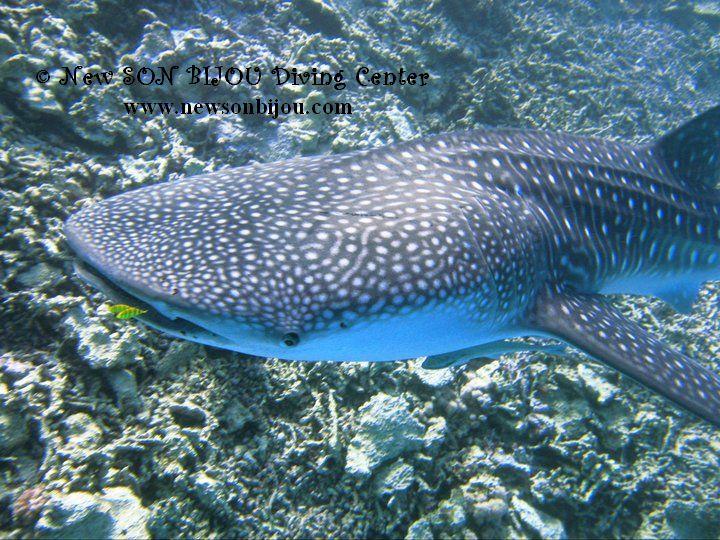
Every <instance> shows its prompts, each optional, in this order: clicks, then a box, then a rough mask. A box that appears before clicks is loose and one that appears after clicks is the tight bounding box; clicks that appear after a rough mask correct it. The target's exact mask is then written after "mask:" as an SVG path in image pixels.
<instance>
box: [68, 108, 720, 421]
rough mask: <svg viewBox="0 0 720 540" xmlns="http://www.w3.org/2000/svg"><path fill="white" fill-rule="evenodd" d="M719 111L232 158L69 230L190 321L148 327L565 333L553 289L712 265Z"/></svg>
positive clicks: (327, 339) (92, 210)
mask: <svg viewBox="0 0 720 540" xmlns="http://www.w3.org/2000/svg"><path fill="white" fill-rule="evenodd" d="M718 111H719V109H717V108H716V109H712V110H711V111H708V112H706V113H705V114H704V115H702V116H700V117H699V118H698V119H695V120H692V121H691V122H690V123H689V124H688V125H687V126H685V127H682V128H680V129H679V130H677V131H676V132H673V133H671V134H669V135H667V136H666V137H664V138H663V139H661V140H660V141H659V143H658V144H656V145H649V146H644V147H635V146H630V145H626V144H622V143H618V142H612V141H606V140H601V139H593V138H585V137H576V136H572V135H567V134H550V133H544V132H537V131H525V130H512V129H482V130H476V131H469V132H459V133H450V134H444V135H439V136H434V137H430V138H427V139H424V140H419V141H410V142H405V143H401V144H396V145H392V146H388V147H384V148H379V149H373V150H363V151H360V152H353V153H348V154H343V155H336V156H320V157H304V158H296V159H291V160H287V161H282V162H277V163H270V164H259V165H252V166H248V167H243V168H240V169H227V170H223V171H219V172H215V173H208V174H203V175H199V176H194V177H190V178H185V179H181V180H178V181H176V182H172V183H165V184H158V185H154V186H150V187H146V188H142V189H139V190H136V191H133V192H129V193H125V194H122V195H118V196H116V197H113V198H111V199H108V200H105V201H102V202H100V203H98V204H96V205H94V206H91V207H89V208H86V209H84V210H82V211H80V212H78V213H76V214H75V215H73V216H72V217H71V218H70V219H69V220H68V222H67V224H66V233H67V238H68V241H69V243H70V245H71V247H72V248H73V249H74V250H75V252H76V253H77V254H78V256H79V257H80V259H81V260H82V261H84V263H85V264H86V265H88V267H90V268H92V269H93V272H94V273H95V275H96V276H102V277H103V278H104V279H105V280H107V281H108V283H109V284H112V287H114V288H120V289H122V290H123V291H125V292H126V293H128V294H131V295H133V296H135V297H136V298H138V300H139V301H141V302H143V305H144V306H145V305H148V306H150V307H152V308H153V309H154V310H155V313H154V314H153V321H152V322H153V326H155V327H161V328H162V325H159V324H158V323H159V321H162V319H163V318H165V319H166V320H177V319H182V320H184V321H187V323H188V324H189V325H191V326H192V327H193V332H192V336H187V335H185V334H178V332H177V331H175V330H176V329H177V328H186V327H187V325H186V324H185V323H183V324H182V325H177V324H176V325H167V327H166V328H162V329H163V330H165V331H167V332H168V333H170V334H172V335H180V337H186V338H189V339H194V340H196V341H201V342H203V343H209V344H213V345H217V346H220V347H224V348H231V349H234V350H239V351H242V352H246V353H250V354H256V355H259V356H276V357H280V358H286V359H290V360H327V361H344V360H370V361H383V360H394V359H402V358H409V357H415V356H432V355H438V354H443V353H448V352H451V351H455V350H460V349H466V348H469V347H473V346H477V345H478V344H480V343H486V342H491V341H499V340H503V339H506V338H509V337H515V336H518V335H523V334H525V333H533V332H534V331H535V330H541V331H546V332H547V333H551V334H553V335H558V337H560V338H563V336H562V335H560V334H559V333H558V332H554V331H551V330H548V329H546V328H544V327H542V325H540V324H539V322H538V321H540V320H543V319H542V318H541V317H539V316H534V318H533V317H531V315H532V314H536V315H537V314H538V313H540V312H539V311H538V299H539V298H545V296H544V295H545V294H546V293H545V291H546V290H547V288H548V286H552V287H553V288H555V289H559V290H561V291H576V292H577V293H578V294H590V293H598V292H630V293H642V294H655V295H658V296H661V297H668V298H669V297H670V296H672V295H673V294H674V293H675V292H676V289H677V287H676V284H677V283H684V284H686V285H687V287H689V288H690V289H692V288H696V287H697V285H698V284H699V283H700V282H702V281H704V280H707V279H710V278H714V277H717V269H718V257H719V255H720V218H719V211H720V198H719V197H718V194H717V192H716V191H715V189H714V186H712V185H710V184H711V183H712V182H704V181H701V180H703V179H704V180H707V178H706V176H707V173H708V171H713V174H715V171H716V170H717V167H716V166H715V165H716V163H715V161H716V159H717V155H718V151H719V150H720V136H718V131H717V129H718V128H717V126H718V125H720V121H719V117H720V112H718ZM689 132H692V133H689ZM687 141H691V143H692V144H687ZM686 171H687V172H688V174H685V172H686ZM712 178H716V176H713V177H712ZM678 280H680V281H678ZM109 288H111V287H109ZM555 289H553V290H555ZM564 294H566V293H564ZM598 309H600V307H598ZM603 309H604V308H603ZM592 330H593V329H592V328H591V327H588V328H586V329H585V331H586V332H587V333H591V332H592ZM563 339H567V340H568V341H571V342H572V343H574V344H575V345H576V346H578V347H580V348H584V349H585V350H588V349H589V347H588V348H585V347H583V342H582V340H581V339H579V338H577V336H575V337H573V339H572V340H571V339H570V338H563ZM228 343H230V344H228ZM616 345H617V347H620V345H621V343H617V344H616ZM588 352H590V353H591V354H593V353H592V351H590V350H588ZM610 356H612V355H610ZM612 358H615V357H612ZM612 358H611V359H610V360H608V359H607V358H605V357H603V358H601V359H603V360H606V361H610V363H613V362H614V365H617V364H618V362H617V361H615V360H612ZM618 367H619V366H618ZM621 369H622V368H621ZM678 369H679V368H678ZM625 371H627V372H629V370H625ZM644 382H646V384H649V386H651V387H654V388H656V389H658V390H659V391H662V389H661V388H659V387H658V386H662V385H663V384H665V383H662V384H655V385H653V384H650V383H648V382H647V381H644ZM713 391H714V390H713ZM666 395H667V393H666ZM697 395H699V394H697ZM670 397H673V396H670ZM673 399H675V400H676V401H678V400H677V399H676V398H675V397H673ZM706 416H707V415H706Z"/></svg>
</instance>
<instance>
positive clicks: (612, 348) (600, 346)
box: [529, 290, 720, 426]
mask: <svg viewBox="0 0 720 540" xmlns="http://www.w3.org/2000/svg"><path fill="white" fill-rule="evenodd" d="M529 322H530V324H531V326H532V327H534V328H535V329H537V330H540V331H544V332H547V333H548V334H551V335H553V336H556V337H558V338H560V339H562V340H563V341H566V342H567V343H569V344H571V345H574V346H575V347H577V348H578V349H580V350H582V351H584V352H586V353H587V354H589V355H591V356H593V357H595V358H597V359H598V360H601V361H603V362H605V363H606V364H608V365H610V366H612V367H614V368H615V369H618V370H619V371H621V372H623V373H625V374H627V375H630V376H631V377H633V378H634V379H635V380H637V381H638V382H640V383H642V384H644V385H645V386H647V387H648V388H651V389H652V390H655V391H656V392H658V393H660V394H662V395H663V396H665V397H667V398H668V399H671V400H672V401H674V402H675V403H677V404H679V405H682V406H683V407H685V408H686V409H688V410H689V411H691V412H693V413H695V414H696V415H698V416H700V417H701V418H704V419H705V420H707V421H709V422H711V423H713V424H715V425H717V426H720V377H718V375H716V374H715V373H713V372H712V371H710V370H708V369H706V368H705V367H703V366H701V365H700V364H699V363H698V362H696V361H695V360H692V359H691V358H689V357H687V356H685V355H684V354H681V353H679V352H677V351H675V350H673V349H671V348H669V347H667V346H666V345H664V344H663V343H661V342H660V341H659V340H658V339H656V338H654V337H653V336H651V335H650V334H649V333H647V332H646V331H645V330H643V329H642V328H641V327H640V326H639V325H637V324H636V323H634V322H632V321H630V320H628V319H626V318H625V317H623V316H622V314H620V312H618V311H617V310H616V309H615V308H614V307H612V306H611V305H610V303H609V302H608V301H607V300H606V299H605V298H604V297H602V296H599V295H592V294H578V293H566V292H557V291H551V290H548V291H547V292H545V293H543V294H542V295H541V296H540V298H538V301H537V304H536V307H535V309H534V310H533V313H532V315H531V317H530V321H529Z"/></svg>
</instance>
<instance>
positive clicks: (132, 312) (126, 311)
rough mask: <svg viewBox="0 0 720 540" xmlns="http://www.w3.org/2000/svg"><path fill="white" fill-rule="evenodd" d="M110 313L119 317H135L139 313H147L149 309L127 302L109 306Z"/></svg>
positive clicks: (123, 318)
mask: <svg viewBox="0 0 720 540" xmlns="http://www.w3.org/2000/svg"><path fill="white" fill-rule="evenodd" d="M108 310H109V311H110V313H112V314H113V315H115V316H116V317H117V318H118V319H122V320H125V319H134V318H135V317H137V316H138V315H142V314H143V313H147V309H140V308H136V307H133V306H128V305H126V304H113V305H111V306H109V307H108Z"/></svg>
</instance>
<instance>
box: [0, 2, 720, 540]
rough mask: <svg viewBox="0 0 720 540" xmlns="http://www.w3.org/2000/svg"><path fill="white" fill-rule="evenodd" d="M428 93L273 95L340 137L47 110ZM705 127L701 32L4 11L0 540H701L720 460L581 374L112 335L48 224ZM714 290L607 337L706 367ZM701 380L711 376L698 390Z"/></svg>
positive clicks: (187, 7) (20, 7) (354, 13)
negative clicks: (92, 212) (493, 132)
mask: <svg viewBox="0 0 720 540" xmlns="http://www.w3.org/2000/svg"><path fill="white" fill-rule="evenodd" d="M193 62H194V63H197V64H208V65H217V64H223V65H236V66H245V65H262V66H268V67H270V66H274V65H293V66H297V67H299V68H305V69H309V68H311V67H313V66H315V67H319V68H320V67H323V68H324V69H327V70H331V71H332V70H337V69H346V70H347V72H348V73H352V72H353V71H354V69H355V68H356V66H359V65H366V66H369V67H370V68H372V69H375V70H397V69H399V68H400V67H404V68H406V69H411V70H414V71H423V72H428V73H430V75H431V80H430V82H429V84H428V85H427V86H425V87H420V86H417V85H416V86H408V85H405V86H387V87H385V86H378V87H372V88H359V87H357V85H348V88H346V89H344V90H342V91H340V90H335V89H334V88H333V87H332V86H329V87H322V88H321V87H317V86H315V87H304V86H298V87H290V86H283V87H280V88H277V87H274V86H270V85H268V86H265V87H262V88H261V90H262V92H263V93H264V95H266V96H267V97H276V98H278V99H282V100H287V101H293V100H298V99H301V100H341V101H348V102H351V103H352V104H353V114H352V115H338V116H314V115H308V116H287V117H280V118H278V119H268V118H263V117H258V116H239V115H227V116H219V115H185V116H183V115H167V116H165V115H153V116H132V115H128V114H125V111H124V110H123V108H122V101H123V100H126V101H130V100H132V101H143V100H153V101H155V100H163V101H178V102H179V101H210V100H213V101H220V100H223V99H228V100H232V101H243V100H247V99H250V97H251V93H252V92H251V90H250V89H249V88H248V87H247V86H238V87H235V88H228V87H222V86H221V87H218V88H214V87H206V86H196V87H187V86H175V87H174V86H158V87H143V86H131V87H126V86H117V85H113V86H103V85H91V86H88V87H81V86H78V87H71V86H60V85H58V84H47V85H40V84H38V83H37V81H36V80H35V77H34V74H35V73H36V72H37V71H38V70H40V69H51V68H57V67H58V66H64V65H70V66H73V65H82V66H86V67H89V66H96V67H97V68H98V69H101V68H105V69H117V67H118V66H121V65H127V64H135V65H161V64H164V65H168V64H178V65H182V64H189V63H193ZM717 103H720V2H718V1H711V0H700V1H697V2H691V1H685V0H657V1H632V0H629V1H619V0H605V1H589V0H588V1H582V0H569V1H553V0H546V1H540V0H536V1H523V0H509V1H492V0H481V1H478V2H464V1H462V0H435V1H431V2H424V1H419V0H388V1H384V0H364V1H360V0H343V1H340V0H290V1H278V2H273V1H268V2H262V1H252V0H247V1H245V0H226V1H221V2H210V1H201V0H196V1H180V2H142V1H134V0H122V1H121V0H97V1H96V0H71V1H68V2H63V1H45V2H23V1H8V0H2V2H1V3H0V226H1V227H2V237H1V238H0V261H1V262H2V266H1V267H0V295H1V298H2V302H1V303H0V535H2V536H3V537H9V538H19V537H28V536H41V537H56V538H67V537H121V536H125V537H132V538H135V537H145V536H152V537H169V536H183V537H207V536H214V537H227V536H252V537H269V536H293V537H309V536H312V537H329V536H341V537H368V536H373V537H392V538H402V537H408V538H433V537H435V538H440V537H441V538H475V537H477V538H489V537H492V538H495V537H501V538H506V537H512V538H519V537H543V538H563V537H642V538H647V537H659V538H671V537H712V538H718V537H720V499H719V498H718V493H720V472H718V471H719V467H720V436H719V435H718V432H717V430H716V429H715V428H713V427H712V426H710V425H709V424H707V423H704V422H701V421H698V420H697V419H696V418H694V417H693V416H691V415H690V414H687V413H685V412H683V411H681V410H679V409H678V408H676V407H675V406H674V405H672V404H671V403H669V402H667V401H665V400H664V399H663V398H661V397H659V396H657V395H655V394H653V393H651V392H649V391H646V390H645V389H643V388H641V387H640V386H638V385H637V384H635V383H633V382H632V381H630V380H629V379H628V378H626V377H623V376H621V375H619V374H618V373H616V372H615V371H613V370H611V369H610V368H606V367H604V366H602V365H600V364H598V363H596V362H592V361H589V360H588V359H587V358H586V357H585V356H583V355H581V354H579V353H573V354H571V355H569V357H567V358H560V357H557V356H551V355H544V354H517V355H508V356H503V357H502V358H501V359H499V360H495V361H491V362H484V363H483V362H478V363H471V364H469V365H467V366H463V367H459V368H453V369H449V370H443V371H425V370H423V369H422V368H420V364H419V362H399V363H387V364H367V363H360V364H353V363H345V364H332V363H327V364H320V363H317V364H314V363H288V362H280V361H277V360H267V359H260V358H252V357H248V356H244V355H241V354H236V353H230V352H227V351H221V350H217V349H213V348H209V347H203V346H200V345H197V344H194V343H190V342H182V341H176V340H172V339H168V338H167V337H165V336H163V335H161V334H159V333H158V332H155V331H152V330H149V329H147V328H145V327H143V326H141V325H137V324H135V323H133V322H132V321H119V320H117V319H114V318H113V317H112V316H109V315H108V313H107V308H106V305H107V304H106V302H105V299H104V297H103V296H102V295H100V294H96V293H94V292H92V291H91V290H89V289H88V288H87V287H85V286H84V285H83V284H82V283H81V281H80V280H79V279H78V278H76V277H75V276H74V275H73V271H72V255H71V253H70V251H69V249H68V247H67V245H66V244H65V241H64V238H63V234H62V222H63V221H64V219H66V218H67V216H68V215H69V214H71V213H72V212H74V211H76V210H78V209H80V208H81V207H83V206H84V205H85V204H88V203H89V202H91V201H92V200H97V199H100V198H105V197H108V196H111V195H114V194H117V193H120V192H124V191H127V190H129V189H131V188H135V187H138V186H142V185H149V184H153V183H157V182H162V181H167V180H172V179H176V178H179V177H181V176H185V175H190V174H194V173H199V172H202V171H215V170H219V169H221V168H225V167H230V166H241V165H244V164H246V163H249V162H252V161H258V162H268V161H273V160H277V159H282V158H287V157H293V156H297V155H303V154H319V153H334V152H342V151H346V150H350V149H357V148H365V147H372V146H378V145H382V144H386V143H390V142H394V141H400V140H406V139H411V138H415V137H420V136H423V135H427V134H431V133H440V132H445V131H451V130H455V129H468V128H473V127H477V126H480V125H482V124H490V125H503V126H513V127H525V128H540V129H548V130H554V131H561V130H562V131H569V132H573V133H578V134H587V135H598V136H602V137H608V138H615V139H623V140H626V141H634V142H637V143H641V142H646V141H649V140H651V139H652V138H653V137H655V136H657V135H659V134H661V133H663V132H666V131H667V130H669V129H670V128H672V127H673V126H675V125H677V124H679V123H680V122H681V121H682V120H685V119H688V118H690V117H691V116H693V114H696V113H698V112H701V111H702V110H705V109H707V108H709V107H710V106H712V105H715V104H717ZM719 295H720V287H719V286H718V285H717V284H708V285H706V286H705V287H704V288H703V290H702V291H701V294H700V298H699V301H698V302H697V304H696V305H695V307H694V309H693V312H692V313H691V314H690V315H682V314H678V313H677V312H675V311H674V310H673V309H672V308H671V307H669V306H668V305H667V304H664V303H663V302H661V301H659V300H655V299H651V298H639V297H634V298H630V297H627V298H624V299H623V304H622V306H623V309H624V311H625V313H626V314H627V315H628V316H629V317H631V318H633V319H635V320H637V321H639V322H640V323H641V324H642V325H643V326H644V327H646V328H647V329H649V330H650V331H652V332H653V333H656V334H657V335H659V336H661V337H662V338H663V339H664V340H665V341H667V342H668V343H672V344H674V345H676V346H679V347H681V348H682V349H683V350H685V351H686V352H687V353H688V354H690V355H691V356H695V357H698V358H705V359H715V360H717V359H718V358H719V357H720V334H719V333H718V329H719V328H718V327H719V326H720V316H719V313H718V300H719ZM714 367H715V368H716V369H717V367H718V366H717V365H716V366H714Z"/></svg>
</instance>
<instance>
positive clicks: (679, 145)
mask: <svg viewBox="0 0 720 540" xmlns="http://www.w3.org/2000/svg"><path fill="white" fill-rule="evenodd" d="M655 149H656V151H657V154H658V155H659V156H660V158H661V159H663V160H664V161H665V163H666V164H667V166H668V168H669V169H670V170H671V171H672V172H673V173H674V174H675V175H676V176H677V178H678V179H679V180H682V181H685V182H687V183H688V184H690V185H696V186H704V187H706V188H708V187H709V188H714V187H716V186H717V183H718V181H720V105H718V106H715V107H713V108H712V109H709V110H707V111H705V112H704V113H702V114H700V115H698V116H696V117H695V118H693V119H692V120H689V121H688V122H686V123H684V124H683V125H681V126H680V127H678V128H677V129H675V130H674V131H671V132H670V133H667V134H666V135H664V136H663V137H662V138H660V140H659V141H658V142H657V143H656V145H655Z"/></svg>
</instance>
